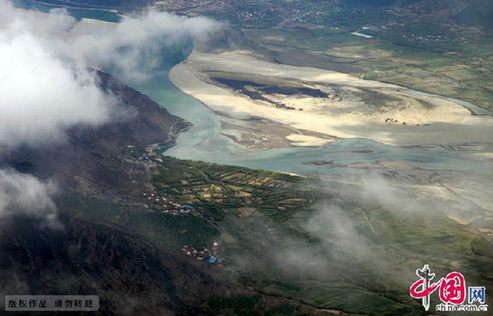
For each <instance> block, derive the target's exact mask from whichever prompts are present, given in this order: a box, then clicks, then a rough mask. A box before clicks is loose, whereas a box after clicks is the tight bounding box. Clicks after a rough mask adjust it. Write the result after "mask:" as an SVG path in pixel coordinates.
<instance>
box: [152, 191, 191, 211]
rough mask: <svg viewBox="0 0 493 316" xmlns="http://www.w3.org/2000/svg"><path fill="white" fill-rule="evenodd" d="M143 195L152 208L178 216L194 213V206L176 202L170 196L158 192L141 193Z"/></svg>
mask: <svg viewBox="0 0 493 316" xmlns="http://www.w3.org/2000/svg"><path fill="white" fill-rule="evenodd" d="M143 197H144V199H145V200H146V202H147V204H148V205H150V206H151V207H152V209H154V210H158V211H160V212H162V213H164V214H169V215H172V216H178V215H188V214H192V213H195V208H194V207H193V206H191V205H187V204H183V205H182V204H179V203H176V202H175V201H173V200H172V199H171V198H170V197H167V196H164V195H161V194H158V193H143Z"/></svg>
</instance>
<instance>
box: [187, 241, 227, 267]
mask: <svg viewBox="0 0 493 316" xmlns="http://www.w3.org/2000/svg"><path fill="white" fill-rule="evenodd" d="M180 251H181V252H182V253H183V254H185V255H186V256H189V257H192V258H194V259H195V260H198V261H207V262H209V263H210V264H217V263H219V262H220V261H221V260H220V259H219V257H218V256H219V253H220V252H221V245H220V244H219V243H218V242H214V243H213V244H212V248H211V249H207V248H205V247H199V248H194V247H190V246H188V245H183V246H181V248H180Z"/></svg>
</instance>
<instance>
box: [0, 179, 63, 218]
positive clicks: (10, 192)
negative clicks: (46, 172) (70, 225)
mask: <svg viewBox="0 0 493 316" xmlns="http://www.w3.org/2000/svg"><path fill="white" fill-rule="evenodd" d="M56 191H57V188H56V185H55V184H54V183H53V182H51V181H48V182H43V181H40V180H39V179H37V178H36V177H34V176H32V175H28V174H21V173H18V172H16V171H13V170H10V169H0V218H2V217H4V216H9V215H12V214H19V213H22V214H25V215H29V216H35V217H39V218H42V219H44V220H45V221H46V223H45V224H47V225H49V226H51V227H56V226H58V225H59V224H58V222H57V220H56V213H57V210H56V206H55V203H54V202H53V200H52V196H53V195H54V194H55V193H56Z"/></svg>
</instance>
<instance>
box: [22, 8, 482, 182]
mask: <svg viewBox="0 0 493 316" xmlns="http://www.w3.org/2000/svg"><path fill="white" fill-rule="evenodd" d="M16 4H17V5H18V6H21V7H24V8H34V9H37V10H41V11H48V10H50V9H52V8H53V6H50V5H45V4H42V3H39V2H33V1H27V0H22V1H17V2H16ZM68 11H69V13H70V14H72V15H74V16H75V17H76V18H82V17H85V18H92V19H100V20H105V21H112V22H114V21H117V20H118V19H119V16H118V14H116V13H114V12H112V11H110V10H91V9H88V8H69V9H68ZM184 51H185V53H181V52H175V53H171V54H166V56H168V57H167V59H166V60H163V62H162V65H161V69H157V70H156V71H154V73H153V74H151V78H150V79H149V80H148V81H146V82H144V83H140V84H132V83H127V84H129V85H130V86H133V87H134V88H136V89H137V90H139V91H141V92H142V93H144V94H147V95H148V96H150V97H151V98H152V99H154V100H155V101H157V102H158V103H160V104H162V105H163V106H165V107H166V109H167V110H168V111H169V112H170V113H172V114H174V115H177V116H180V117H182V118H184V119H186V120H187V121H189V122H191V123H192V124H193V127H192V128H190V129H189V130H188V131H185V132H182V133H181V134H180V135H179V137H178V139H177V141H176V146H174V147H173V148H171V149H169V150H168V151H166V153H165V154H166V155H168V156H172V157H176V158H180V159H191V160H202V161H207V162H213V163H219V164H226V165H236V166H243V167H249V168H255V169H265V170H273V171H281V172H289V173H297V174H306V175H323V174H333V173H348V172H355V173H357V172H360V169H357V168H348V166H347V165H348V164H353V163H374V162H376V161H404V162H409V163H410V164H412V165H413V166H415V167H419V168H422V169H428V170H451V171H461V172H463V171H467V172H469V171H476V172H481V171H482V170H489V169H490V165H489V164H488V163H486V162H482V161H479V160H474V162H473V163H472V162H471V160H470V159H471V158H470V157H469V155H468V152H467V151H462V150H455V149H454V148H450V147H441V146H436V147H431V148H422V147H407V148H405V147H396V146H389V145H384V144H380V143H377V142H374V141H371V140H368V139H348V140H339V141H337V142H335V143H333V144H330V145H326V146H323V147H319V148H305V147H289V148H282V149H272V150H263V151H250V150H247V149H246V148H245V147H242V146H241V145H239V144H236V143H234V142H233V141H232V140H231V139H229V138H227V137H225V136H223V135H222V134H221V127H220V118H219V117H218V116H217V115H216V114H215V113H213V112H212V111H210V110H209V109H208V108H207V107H206V106H204V105H203V104H202V103H201V102H199V101H198V100H196V99H194V98H193V97H191V96H189V95H186V94H184V93H183V92H181V91H180V90H179V89H178V88H176V87H175V86H174V85H173V83H171V81H170V80H169V79H168V71H169V70H170V69H171V68H172V67H173V65H175V64H177V63H179V62H181V61H183V59H185V58H186V57H187V53H190V51H191V47H188V48H187V49H184ZM169 56H173V57H172V58H171V59H170V57H169ZM107 71H108V70H107ZM110 72H111V71H110ZM464 103H465V102H464ZM464 106H466V104H465V105H464ZM471 110H472V109H471ZM474 110H477V112H479V113H478V114H486V113H481V109H478V108H475V109H474ZM310 162H312V163H310ZM313 162H315V163H313Z"/></svg>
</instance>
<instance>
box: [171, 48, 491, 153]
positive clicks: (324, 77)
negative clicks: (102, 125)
mask: <svg viewBox="0 0 493 316" xmlns="http://www.w3.org/2000/svg"><path fill="white" fill-rule="evenodd" d="M210 73H214V74H217V73H220V74H226V75H227V76H230V77H231V76H238V75H240V76H243V77H245V76H246V77H248V78H263V79H265V78H268V80H270V81H272V82H274V81H276V80H279V81H286V80H288V81H292V82H296V83H297V84H302V85H304V86H309V87H311V88H314V87H315V88H320V89H323V88H324V87H327V86H334V85H335V86H337V89H340V90H342V94H343V95H344V96H345V98H344V100H343V101H342V102H341V101H340V100H339V102H332V101H326V100H319V99H313V100H310V99H309V98H308V99H307V98H299V97H284V98H283V96H278V95H277V96H276V95H272V96H270V97H272V98H275V97H278V98H281V99H283V100H285V101H286V102H288V103H289V104H290V105H294V106H295V107H297V108H298V107H299V108H300V109H302V110H299V111H289V110H286V109H281V108H276V107H272V106H268V105H266V104H265V103H263V102H259V101H258V100H252V99H251V98H248V97H246V96H244V95H241V94H239V93H237V91H233V90H232V89H229V88H227V87H224V86H223V85H218V84H217V83H215V82H213V81H212V80H211V79H210V76H209V74H210ZM170 78H171V80H172V81H173V83H174V84H175V85H176V86H177V87H179V88H180V89H181V90H183V91H184V92H185V93H188V94H190V95H192V96H194V97H195V98H197V99H198V100H200V101H202V102H203V103H205V104H206V105H207V106H209V107H210V108H212V109H213V110H214V111H216V112H223V113H228V115H234V116H235V117H236V118H239V119H247V118H251V117H261V118H265V119H268V120H272V121H275V122H278V123H281V124H285V125H289V126H291V127H293V128H296V129H299V130H307V131H312V132H317V133H322V134H325V135H329V136H333V137H338V138H369V139H372V140H375V141H378V142H381V143H385V144H392V145H424V144H454V143H464V142H486V143H488V142H491V135H492V133H493V119H492V118H491V117H489V116H473V115H472V114H471V111H470V110H468V109H466V108H465V107H464V106H462V105H461V102H460V101H458V100H454V99H448V98H444V97H440V96H435V95H432V94H427V93H422V92H418V91H414V90H411V89H407V88H403V87H400V86H396V85H391V84H385V83H381V82H377V81H369V80H363V79H360V78H357V77H354V76H351V75H348V74H343V73H338V72H334V71H327V70H321V69H316V68H308V67H296V66H287V65H280V64H274V63H270V62H267V61H263V60H260V59H258V58H256V57H255V56H253V55H252V54H251V53H249V52H244V51H232V52H224V53H220V54H206V53H201V52H197V51H194V52H193V53H192V54H191V55H190V57H189V58H188V59H187V60H186V61H185V62H184V63H182V64H180V65H177V66H175V67H174V68H173V69H172V70H171V72H170ZM263 79H262V80H263ZM249 80H252V81H253V80H254V79H249ZM362 92H364V93H367V92H368V93H373V94H375V93H377V94H378V96H382V97H384V98H394V99H395V98H397V99H398V100H397V101H396V104H397V105H398V106H395V107H394V106H386V107H382V108H380V109H377V110H375V109H370V110H369V109H367V108H365V104H364V102H363V101H364V100H363V99H361V98H359V97H357V96H355V95H360V94H361V93H362ZM352 94H354V95H352ZM324 102H325V103H324ZM377 102H378V100H377ZM388 118H392V120H393V121H392V122H388V121H386V120H387V119H388ZM404 122H405V124H404ZM298 138H299V137H298ZM296 140H299V139H295V143H296ZM302 143H303V145H304V146H307V145H312V146H320V145H321V144H323V143H324V142H323V141H321V139H319V138H316V137H314V138H307V137H304V138H303V142H302Z"/></svg>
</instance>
